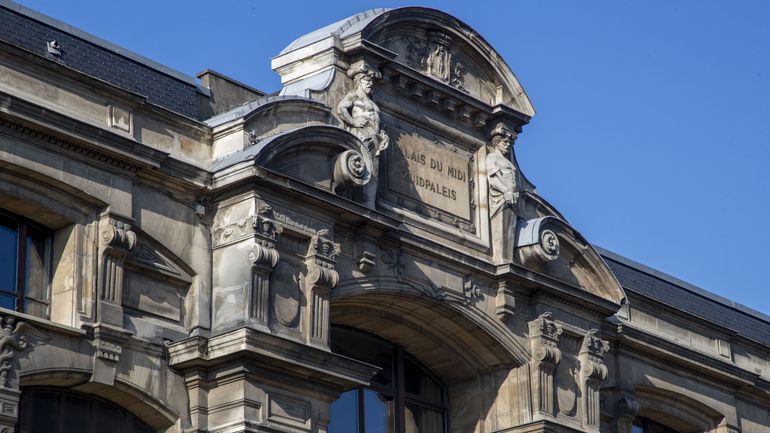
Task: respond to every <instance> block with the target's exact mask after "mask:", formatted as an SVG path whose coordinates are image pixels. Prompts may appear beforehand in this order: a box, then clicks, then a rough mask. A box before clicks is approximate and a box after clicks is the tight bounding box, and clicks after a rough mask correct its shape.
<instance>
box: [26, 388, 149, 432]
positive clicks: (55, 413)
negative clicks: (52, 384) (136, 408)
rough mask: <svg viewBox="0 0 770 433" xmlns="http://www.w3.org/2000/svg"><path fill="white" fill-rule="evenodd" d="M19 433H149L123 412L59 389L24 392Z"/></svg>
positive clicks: (142, 423) (86, 397)
mask: <svg viewBox="0 0 770 433" xmlns="http://www.w3.org/2000/svg"><path fill="white" fill-rule="evenodd" d="M16 431H18V432H19V433H99V432H110V433H152V432H154V431H155V429H153V428H152V427H150V426H149V425H147V424H146V423H145V422H144V421H142V420H141V419H139V417H137V416H135V415H133V414H132V413H130V412H128V411H127V410H126V409H124V408H122V407H119V406H116V405H114V404H112V403H110V402H107V401H104V400H102V399H99V398H95V397H93V396H90V395H88V394H81V393H77V392H72V391H64V390H58V389H44V388H41V389H36V388H28V389H23V388H22V392H21V400H20V401H19V423H18V428H17V429H16Z"/></svg>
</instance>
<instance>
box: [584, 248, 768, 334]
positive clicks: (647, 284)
mask: <svg viewBox="0 0 770 433" xmlns="http://www.w3.org/2000/svg"><path fill="white" fill-rule="evenodd" d="M596 249H597V250H598V251H599V253H600V254H601V255H602V257H603V258H604V261H605V262H606V263H607V265H608V266H609V267H610V269H611V270H612V272H613V273H614V274H615V277H616V278H617V279H618V282H620V285H621V286H623V288H624V289H625V290H626V291H631V292H635V293H637V294H639V295H642V296H644V297H646V298H650V299H652V300H655V301H658V302H660V303H663V304H666V305H669V306H671V307H673V308H677V309H679V310H682V311H684V312H686V313H689V314H692V315H693V316H697V317H699V318H701V319H703V320H706V321H708V322H711V323H714V324H716V325H718V326H721V327H723V328H727V329H730V330H732V331H734V332H736V333H738V334H739V335H741V336H743V337H744V338H748V339H750V340H754V341H756V342H758V343H761V344H764V345H766V346H770V316H767V315H765V314H762V313H760V312H758V311H755V310H752V309H751V308H748V307H745V306H743V305H741V304H738V303H736V302H734V301H731V300H729V299H727V298H723V297H721V296H718V295H715V294H713V293H711V292H708V291H706V290H703V289H701V288H699V287H696V286H694V285H692V284H689V283H686V282H684V281H681V280H679V279H677V278H674V277H672V276H670V275H666V274H664V273H662V272H660V271H656V270H654V269H652V268H649V267H647V266H644V265H642V264H640V263H636V262H634V261H633V260H630V259H627V258H625V257H623V256H620V255H618V254H615V253H612V252H610V251H607V250H604V249H602V248H599V247H597V248H596Z"/></svg>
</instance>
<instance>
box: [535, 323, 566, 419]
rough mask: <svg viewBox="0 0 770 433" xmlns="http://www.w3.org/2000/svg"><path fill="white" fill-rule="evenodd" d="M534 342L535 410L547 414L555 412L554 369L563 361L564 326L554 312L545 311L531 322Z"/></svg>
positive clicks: (550, 414)
mask: <svg viewBox="0 0 770 433" xmlns="http://www.w3.org/2000/svg"><path fill="white" fill-rule="evenodd" d="M529 334H530V341H531V343H532V374H533V377H532V384H533V390H532V392H533V404H534V408H535V411H536V412H538V413H540V414H542V415H547V416H552V415H553V414H554V398H555V392H554V370H555V369H556V366H557V365H558V364H559V362H560V361H561V357H562V355H561V350H559V348H558V347H557V346H558V343H559V336H561V334H562V327H561V325H559V324H558V323H556V321H554V320H553V314H552V313H550V312H545V313H543V314H541V315H540V316H539V317H538V318H537V319H535V320H533V321H531V322H529Z"/></svg>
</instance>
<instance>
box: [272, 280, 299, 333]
mask: <svg viewBox="0 0 770 433" xmlns="http://www.w3.org/2000/svg"><path fill="white" fill-rule="evenodd" d="M273 275H275V276H276V277H277V278H274V279H273V281H272V283H271V284H272V287H273V288H274V291H273V293H274V310H275V318H276V320H277V321H278V323H280V324H281V325H284V326H289V327H294V326H296V325H297V322H298V321H299V308H300V305H301V300H302V292H301V291H300V288H299V279H298V278H297V276H296V275H294V274H289V273H288V272H286V273H284V272H276V273H274V274H273Z"/></svg>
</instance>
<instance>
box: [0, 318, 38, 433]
mask: <svg viewBox="0 0 770 433" xmlns="http://www.w3.org/2000/svg"><path fill="white" fill-rule="evenodd" d="M0 328H1V330H0V431H2V432H8V433H13V431H14V428H15V425H16V421H17V420H18V417H19V396H20V395H21V393H20V392H19V386H18V381H16V380H11V374H12V371H13V367H14V365H13V364H14V360H15V359H16V354H17V353H21V352H24V351H25V350H26V349H27V348H28V347H29V346H30V338H29V337H30V336H31V335H35V334H37V331H36V330H35V328H34V327H33V326H32V325H30V324H28V323H27V322H24V321H21V320H17V319H16V317H14V316H11V315H6V316H0ZM41 338H42V336H41Z"/></svg>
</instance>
